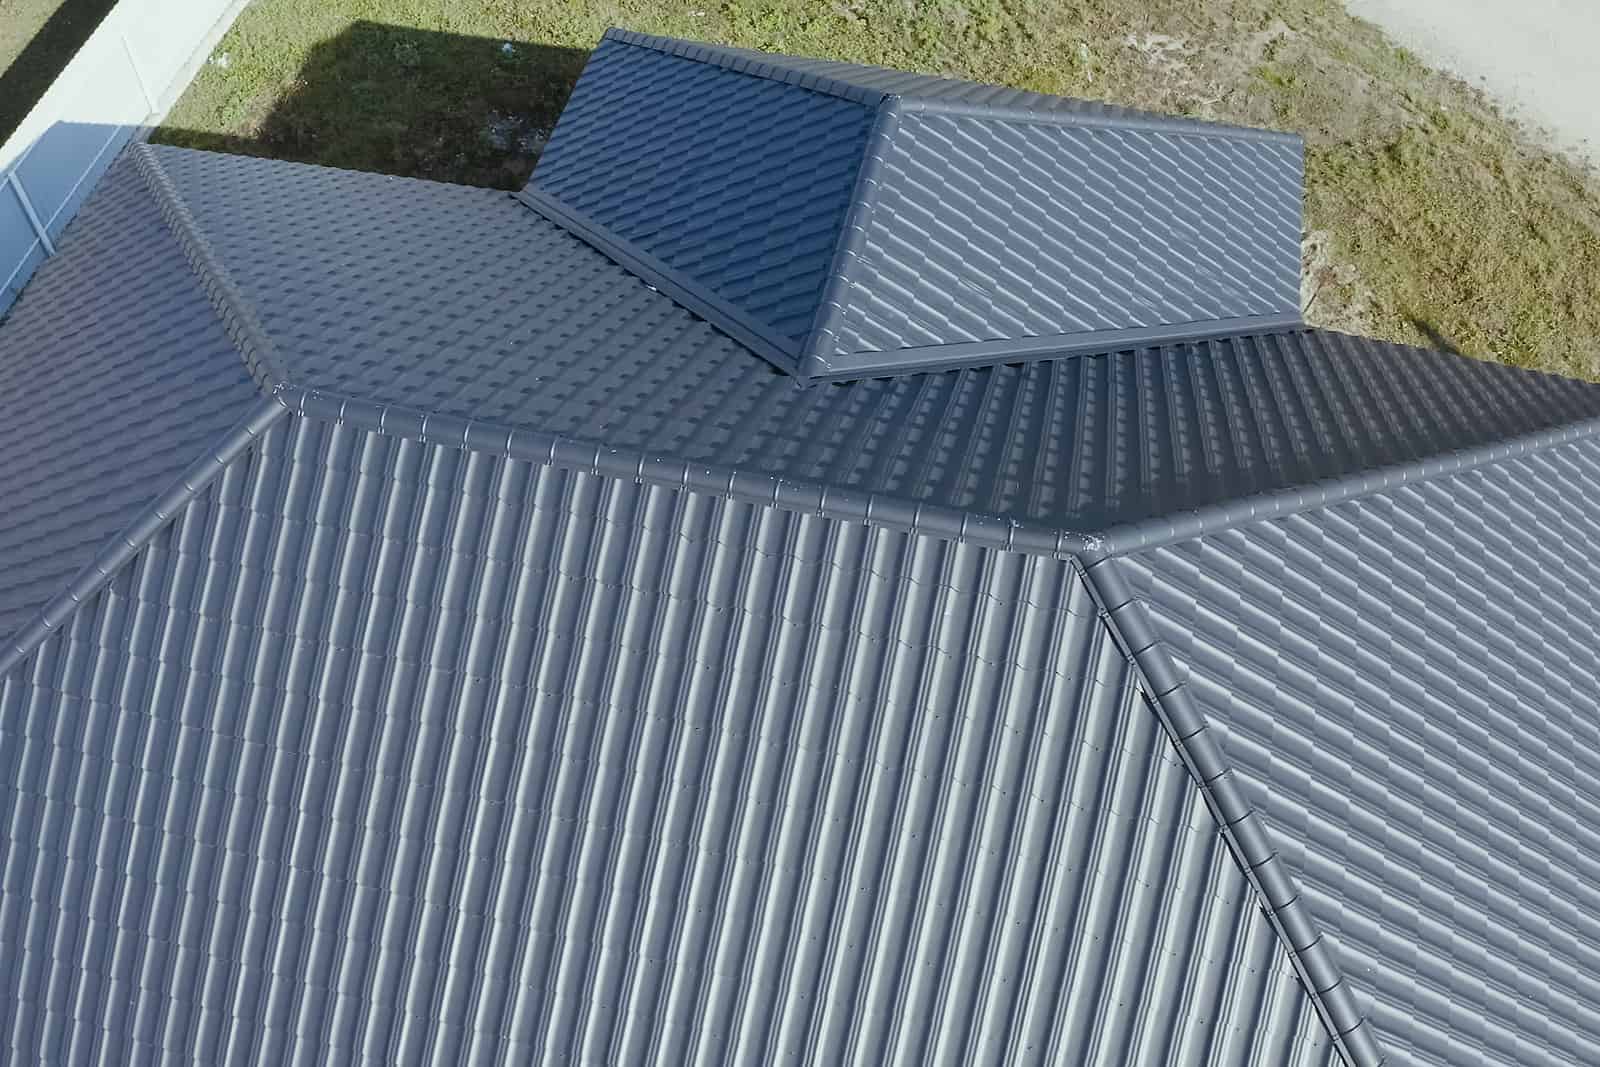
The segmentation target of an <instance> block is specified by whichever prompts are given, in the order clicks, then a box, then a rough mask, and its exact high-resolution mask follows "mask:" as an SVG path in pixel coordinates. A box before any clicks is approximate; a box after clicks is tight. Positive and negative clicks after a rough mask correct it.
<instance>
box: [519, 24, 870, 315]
mask: <svg viewBox="0 0 1600 1067" xmlns="http://www.w3.org/2000/svg"><path fill="white" fill-rule="evenodd" d="M872 118H873V112H872V110H871V109H870V108H868V107H865V106H863V105H861V104H857V103H852V102H850V101H847V100H841V99H839V98H837V97H833V96H828V95H825V94H822V93H815V92H795V91H792V90H791V89H790V88H789V87H788V86H785V85H783V84H781V83H778V82H773V81H764V80H761V79H751V78H744V77H739V76H736V75H729V74H728V73H727V72H725V71H723V70H721V69H720V68H718V67H715V66H711V65H709V64H700V63H691V62H688V61H687V60H683V59H679V58H677V57H674V56H671V55H668V54H666V53H664V52H657V51H653V50H643V51H641V50H640V49H638V48H635V47H633V46H631V45H629V44H626V43H623V42H622V41H620V40H615V39H608V40H604V41H601V42H600V46H599V47H598V48H596V49H595V51H594V55H593V56H592V57H591V58H590V60H589V63H588V65H587V66H586V67H585V68H584V72H583V77H582V78H581V79H579V81H578V85H577V86H576V88H575V89H574V90H573V94H572V98H571V99H570V100H569V101H568V102H567V106H566V108H565V109H564V110H563V111H562V112H561V121H560V123H558V124H557V127H556V131H555V133H554V134H553V136H552V137H551V139H550V144H549V146H548V147H547V148H546V149H545V150H544V152H543V153H542V154H541V155H540V157H539V168H538V175H539V176H538V184H539V188H540V189H541V190H542V191H543V192H545V193H546V194H548V195H550V196H553V197H555V198H557V199H559V200H560V201H561V203H562V204H564V205H567V206H569V207H571V208H572V209H574V210H576V211H580V212H582V213H583V214H585V215H587V216H590V217H592V218H595V219H600V220H604V223H605V226H606V228H607V229H608V230H609V231H610V232H611V233H613V234H614V235H616V236H617V237H619V238H621V239H622V240H625V241H627V242H629V243H630V244H634V245H637V246H639V247H641V248H644V249H646V250H647V251H648V252H649V253H650V254H651V255H652V256H654V257H655V258H656V259H658V260H660V261H661V262H662V263H663V264H665V265H666V266H667V267H668V268H670V269H671V270H672V271H674V272H677V273H679V274H683V275H687V276H692V277H694V278H695V279H697V280H698V281H699V282H700V283H701V284H703V285H705V286H707V287H708V288H710V289H711V290H713V291H714V292H715V293H716V294H717V296H718V297H719V298H721V299H722V300H726V301H727V302H728V303H730V304H732V305H733V306H734V307H735V308H737V309H738V310H739V311H740V312H741V313H742V314H743V315H745V316H748V317H749V318H751V319H753V320H756V321H759V322H761V323H762V324H764V325H765V326H766V327H768V328H769V329H771V330H772V331H773V332H774V333H775V334H776V335H777V337H778V338H781V339H782V340H783V341H787V342H789V343H790V344H793V345H799V344H801V343H802V342H803V341H804V339H805V337H806V336H807V335H808V334H809V333H810V332H811V328H812V320H813V319H814V318H815V317H816V311H817V305H818V304H820V303H821V301H822V290H823V286H824V284H825V283H826V282H827V280H828V272H829V268H830V266H831V265H832V262H833V254H834V246H835V245H836V244H837V243H838V237H839V231H840V229H841V228H842V227H843V226H844V223H845V213H846V212H847V211H848V210H849V207H850V202H851V195H852V193H853V192H854V191H855V184H856V174H857V172H858V171H859V170H860V167H861V160H862V156H863V153H864V152H865V150H866V147H867V133H868V128H869V127H870V126H871V124H872Z"/></svg>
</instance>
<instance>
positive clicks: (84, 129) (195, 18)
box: [0, 0, 245, 311]
mask: <svg viewBox="0 0 1600 1067" xmlns="http://www.w3.org/2000/svg"><path fill="white" fill-rule="evenodd" d="M244 3H245V0H119V2H118V4H117V6H116V7H115V8H113V9H112V10H111V13H110V14H108V15H107V16H106V18H105V21H104V22H102V23H101V24H100V26H99V27H98V28H97V29H96V30H95V31H94V33H93V34H92V35H91V36H90V38H89V40H88V41H87V42H86V43H85V44H84V46H83V48H82V49H80V50H79V52H78V54H77V55H75V56H73V57H72V60H71V61H70V62H69V63H68V64H67V65H66V67H65V68H64V69H63V70H62V71H61V73H60V75H58V76H57V78H56V80H55V82H54V83H53V84H52V85H51V86H50V88H49V89H48V90H46V91H45V94H44V96H43V97H41V98H40V99H39V102H38V103H37V104H36V105H34V108H33V110H32V111H30V112H28V115H27V117H26V118H24V119H23V120H22V125H20V126H19V127H17V130H16V132H15V133H13V134H12V135H11V137H10V138H9V139H7V141H6V142H5V143H4V144H3V145H0V311H4V310H5V309H6V308H7V307H9V306H10V304H11V302H12V301H13V300H15V299H16V296H17V294H18V293H19V292H20V291H21V290H22V286H23V284H24V283H26V282H27V280H28V278H29V276H30V275H32V274H33V272H34V271H35V270H36V269H38V266H39V264H40V263H42V262H44V260H45V259H46V258H47V257H48V256H50V255H51V254H53V251H54V245H55V240H56V238H57V237H59V236H60V234H61V231H62V230H63V229H64V228H65V227H66V225H67V223H68V222H70V221H71V220H72V216H73V215H74V214H76V212H77V210H78V207H79V205H81V204H82V203H83V201H84V199H85V198H86V197H87V196H88V195H89V193H90V191H91V190H93V188H94V185H95V182H96V181H98V180H99V178H100V175H101V174H103V173H104V172H105V169H106V167H107V166H109V165H110V163H111V161H112V160H113V159H114V158H116V155H117V152H118V151H119V150H120V149H121V148H122V146H123V145H124V144H126V143H127V142H128V141H129V140H130V139H131V138H132V137H134V136H135V135H137V134H139V133H140V132H141V131H143V130H145V129H148V128H149V127H150V126H153V125H155V124H156V123H158V122H160V121H161V118H162V116H164V115H165V114H166V113H167V110H168V109H169V108H170V107H171V106H172V105H173V103H174V102H175V101H176V100H177V98H178V96H179V95H180V94H182V92H183V90H184V89H185V88H186V87H187V86H188V84H189V79H190V78H192V77H193V76H194V72H195V70H196V69H198V67H199V65H200V64H201V63H202V62H204V61H205V58H206V56H207V55H209V54H210V52H211V49H212V48H213V47H215V45H216V42H217V40H218V39H219V38H220V37H221V36H222V34H223V33H225V32H226V31H227V29H228V27H229V26H230V25H232V23H233V19H234V17H235V16H236V15H237V14H238V13H239V10H240V9H241V8H242V7H243V6H244Z"/></svg>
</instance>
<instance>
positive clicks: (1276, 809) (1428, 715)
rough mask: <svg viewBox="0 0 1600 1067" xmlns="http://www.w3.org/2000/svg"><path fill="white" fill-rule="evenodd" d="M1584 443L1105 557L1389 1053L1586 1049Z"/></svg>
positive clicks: (1590, 481)
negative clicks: (1199, 711) (1124, 582)
mask: <svg viewBox="0 0 1600 1067" xmlns="http://www.w3.org/2000/svg"><path fill="white" fill-rule="evenodd" d="M1596 500H1600V438H1597V437H1595V436H1594V435H1593V434H1590V435H1588V436H1585V437H1583V438H1580V439H1577V440H1573V441H1570V442H1567V443H1560V444H1554V445H1551V446H1549V447H1545V448H1543V449H1540V450H1537V451H1533V452H1530V453H1526V454H1521V455H1515V456H1511V457H1508V458H1505V459H1502V460H1500V461H1497V462H1492V463H1488V464H1485V465H1482V466H1479V467H1476V468H1474V469H1472V470H1468V471H1464V472H1460V473H1454V474H1448V475H1444V476H1440V477H1436V478H1433V479H1430V480H1427V481H1422V482H1417V483H1413V484H1409V485H1405V486H1402V487H1399V488H1395V489H1389V490H1380V491H1376V492H1373V493H1371V494H1368V495H1366V496H1363V497H1361V498H1358V499H1354V500H1350V501H1346V502H1343V503H1340V504H1337V505H1335V506H1332V507H1327V508H1320V509H1313V510H1308V511H1303V512H1300V513H1298V514H1292V515H1287V516H1284V517H1280V518H1274V519H1271V520H1268V521H1261V522H1255V523H1249V522H1244V523H1240V524H1238V525H1235V526H1234V527H1232V528H1229V529H1219V530H1216V531H1214V532H1212V533H1208V534H1207V535H1206V536H1205V537H1204V538H1203V539H1200V540H1180V541H1175V542H1173V543H1170V544H1166V545H1164V546H1161V547H1158V548H1154V549H1151V550H1148V551H1143V552H1138V553H1134V554H1132V555H1129V556H1126V557H1123V558H1122V559H1120V560H1118V561H1117V562H1118V564H1119V565H1121V566H1123V567H1124V568H1125V572H1126V573H1128V574H1129V575H1130V577H1133V578H1134V580H1135V582H1136V584H1137V586H1138V587H1139V590H1140V595H1141V596H1142V598H1143V599H1144V600H1145V601H1146V603H1147V604H1148V607H1149V609H1150V611H1151V613H1152V615H1153V616H1154V618H1155V620H1156V624H1157V629H1158V631H1159V633H1160V636H1161V639H1162V641H1163V642H1164V644H1165V645H1166V646H1167V647H1168V649H1169V650H1170V652H1171V654H1172V655H1173V657H1174V658H1175V659H1176V660H1177V661H1178V663H1179V664H1180V671H1181V672H1182V673H1183V674H1184V675H1185V677H1186V683H1185V684H1186V687H1187V689H1188V690H1189V692H1190V693H1191V694H1192V695H1193V696H1194V697H1195V699H1196V700H1197V701H1198V702H1199V703H1200V704H1201V706H1202V707H1203V709H1204V710H1205V713H1206V715H1207V717H1208V719H1209V721H1210V726H1211V729H1212V730H1214V731H1216V732H1217V733H1218V735H1219V736H1221V737H1222V739H1223V740H1222V748H1223V750H1224V754H1225V755H1226V757H1227V759H1228V761H1229V763H1230V764H1231V765H1232V766H1233V767H1234V768H1235V771H1236V773H1237V774H1238V775H1239V777H1240V781H1241V783H1242V785H1243V786H1244V789H1245V792H1246V794H1247V796H1248V799H1249V800H1250V802H1251V804H1252V805H1253V806H1254V807H1255V808H1256V809H1257V810H1258V811H1259V812H1260V813H1261V817H1262V818H1263V820H1264V822H1265V823H1266V824H1267V826H1268V828H1269V832H1270V834H1271V837H1272V839H1273V843H1274V845H1275V846H1276V847H1277V848H1278V849H1279V851H1280V855H1281V857H1282V858H1283V861H1284V862H1285V863H1286V864H1287V865H1288V867H1289V868H1290V869H1291V870H1292V872H1293V874H1294V877H1295V879H1296V881H1297V882H1298V883H1299V885H1300V886H1301V888H1302V890H1303V893H1304V898H1305V901H1306V903H1307V905H1308V909H1309V911H1310V913H1311V916H1312V917H1313V919H1314V920H1315V922H1316V924H1317V925H1318V927H1319V928H1320V929H1321V930H1322V931H1323V932H1324V936H1325V937H1326V939H1327V940H1328V942H1329V943H1330V945H1331V946H1332V947H1333V956H1334V958H1335V959H1336V960H1337V961H1338V963H1339V965H1340V966H1341V968H1342V969H1343V971H1344V973H1345V974H1346V975H1347V977H1348V978H1349V980H1350V981H1351V983H1352V984H1353V985H1354V986H1355V987H1356V989H1357V990H1358V991H1359V992H1361V993H1362V994H1363V996H1364V997H1365V998H1366V999H1368V1000H1369V1002H1370V1005H1371V1008H1370V1024H1371V1026H1372V1027H1373V1029H1374V1030H1375V1032H1376V1034H1377V1036H1378V1037H1379V1039H1380V1041H1381V1043H1382V1044H1383V1046H1384V1047H1385V1049H1386V1050H1387V1051H1388V1052H1389V1053H1390V1056H1391V1060H1395V1061H1398V1062H1407V1063H1418V1064H1429V1065H1443V1064H1564V1063H1582V1062H1589V1061H1592V1060H1595V1059H1597V1058H1600V1011H1597V1009H1596V1005H1597V1004H1600V983H1597V981H1596V979H1595V977H1594V976H1595V975H1596V974H1600V919H1597V918H1596V917H1597V916H1600V890H1597V888H1596V887H1597V886H1600V835H1597V834H1596V833H1595V831H1594V827H1595V826H1596V825H1600V757H1597V756H1596V753H1597V752H1600V733H1597V728H1596V726H1595V723H1596V722H1597V721H1600V703H1597V698H1596V693H1597V692H1600V662H1597V659H1596V656H1595V651H1594V650H1595V648H1596V647H1597V643H1600V614H1597V610H1596V605H1597V604H1600V568H1597V565H1596V563H1595V559H1596V548H1597V546H1600V515H1597V513H1596V507H1595V501H1596Z"/></svg>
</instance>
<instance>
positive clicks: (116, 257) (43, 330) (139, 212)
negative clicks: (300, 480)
mask: <svg viewBox="0 0 1600 1067" xmlns="http://www.w3.org/2000/svg"><path fill="white" fill-rule="evenodd" d="M60 249H61V254H60V255H58V256H56V257H55V258H54V259H52V260H51V261H50V262H49V263H48V264H47V265H46V266H44V267H43V268H42V269H40V271H39V272H38V274H37V275H35V277H34V279H33V281H32V282H31V283H30V284H29V286H28V289H27V291H26V294H25V296H24V298H23V299H22V300H20V301H19V302H18V303H17V304H16V305H15V306H14V307H13V308H12V309H11V311H10V313H9V316H8V317H7V318H6V321H5V323H4V326H3V327H0V640H3V639H4V638H5V637H7V636H9V635H11V634H12V633H14V632H15V631H16V630H17V629H18V628H20V627H21V626H22V625H24V624H25V623H26V622H27V621H28V620H29V619H30V618H31V617H32V616H33V615H34V614H35V613H37V611H38V610H39V608H40V607H42V606H43V605H44V603H45V602H46V601H48V600H49V599H50V598H51V597H53V596H54V595H55V594H56V593H58V592H60V591H61V589H62V588H63V587H64V586H65V585H66V584H67V582H68V581H69V580H70V579H71V578H72V577H73V575H74V574H76V573H77V572H78V570H79V569H81V568H82V567H84V566H85V565H86V564H87V563H88V562H89V561H90V560H91V559H93V558H94V556H95V554H96V553H97V552H98V551H99V550H100V548H101V546H102V545H103V544H104V543H105V542H107V541H108V540H110V539H111V538H112V537H113V536H114V535H115V534H117V533H118V532H120V531H121V530H122V529H123V528H124V527H125V526H126V525H127V524H128V523H129V522H130V521H132V520H133V518H134V517H135V516H136V515H138V514H139V513H140V512H141V511H142V510H143V509H144V507H145V505H147V504H148V503H149V501H150V500H151V499H152V498H154V497H155V496H156V495H157V494H159V493H160V492H161V491H162V490H163V489H165V488H166V487H167V486H168V485H169V484H170V483H171V482H172V481H173V479H175V478H176V477H177V476H178V474H179V473H180V472H181V471H183V470H184V468H185V467H187V466H188V465H189V464H190V463H191V462H192V461H193V460H194V458H195V457H196V456H198V455H199V454H201V453H202V452H203V451H205V449H206V447H207V446H208V445H209V444H210V443H211V441H212V440H214V439H215V438H216V437H217V436H218V435H220V434H221V433H222V432H223V431H224V430H225V429H226V428H227V427H228V426H229V425H231V424H232V423H233V422H234V421H235V420H236V419H238V418H239V417H240V416H241V415H242V414H243V413H244V412H245V411H247V410H248V409H249V407H250V405H251V403H252V402H253V401H254V400H255V391H254V389H253V388H252V387H251V385H250V379H249V377H248V375H246V374H245V372H244V368H243V366H242V365H241V364H240V362H239V358H238V356H237V354H236V353H235V352H234V349H233V346H232V345H231V344H230V343H229V341H228V338H227V335H226V334H225V333H224V332H223V330H222V327H221V324H220V323H219V322H218V321H217V319H216V316H215V315H214V314H213V313H212V311H211V308H210V305H209V304H208V303H207V302H206V296H205V291H204V290H203V289H202V287H201V285H200V283H199V281H198V279H196V278H195V276H194V275H193V273H192V272H191V271H190V269H189V265H188V263H187V262H185V260H184V257H183V252H182V250H181V249H180V247H179V245H178V242H177V241H176V240H175V239H174V237H173V235H172V234H171V232H170V231H168V229H167V228H166V226H165V225H164V224H163V222H162V220H161V216H160V213H159V212H158V211H157V210H156V207H155V205H154V203H153V202H152V201H151V200H150V197H149V194H148V192H147V191H146V189H145V187H144V183H143V181H141V180H140V177H139V175H138V173H137V172H136V171H135V170H134V169H133V167H132V166H131V165H130V164H129V163H127V162H126V161H124V162H121V163H119V164H117V165H116V166H115V167H113V168H112V169H111V170H110V171H109V172H107V174H106V176H105V177H104V179H103V180H102V181H101V182H100V185H99V187H98V188H97V190H96V192H95V193H94V195H93V196H92V197H91V199H90V201H89V202H88V204H87V205H86V206H85V207H84V209H83V211H82V212H81V213H80V214H79V215H78V217H77V219H76V221H74V223H73V224H72V226H71V227H70V228H69V229H68V230H67V231H66V233H65V235H64V236H63V238H62V240H61V243H60Z"/></svg>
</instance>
